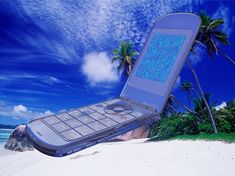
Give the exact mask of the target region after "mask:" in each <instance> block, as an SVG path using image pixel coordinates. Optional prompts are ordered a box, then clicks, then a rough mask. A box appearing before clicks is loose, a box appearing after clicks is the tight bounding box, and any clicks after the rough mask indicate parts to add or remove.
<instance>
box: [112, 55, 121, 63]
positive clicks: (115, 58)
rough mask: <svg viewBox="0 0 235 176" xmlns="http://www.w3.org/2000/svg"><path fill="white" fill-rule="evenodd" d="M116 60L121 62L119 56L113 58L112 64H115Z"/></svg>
mask: <svg viewBox="0 0 235 176" xmlns="http://www.w3.org/2000/svg"><path fill="white" fill-rule="evenodd" d="M116 60H119V61H121V57H119V56H116V57H113V59H112V63H113V62H114V61H116Z"/></svg>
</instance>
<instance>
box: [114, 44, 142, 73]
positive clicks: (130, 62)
mask: <svg viewBox="0 0 235 176" xmlns="http://www.w3.org/2000/svg"><path fill="white" fill-rule="evenodd" d="M113 54H114V57H113V59H112V62H114V61H116V60H117V61H118V62H119V65H118V68H117V69H118V71H120V70H122V69H124V71H125V73H126V74H127V76H129V75H130V73H131V70H132V69H133V66H134V64H135V58H134V57H135V56H136V55H138V52H136V51H134V50H133V44H131V43H129V42H121V44H120V48H119V49H116V50H113Z"/></svg>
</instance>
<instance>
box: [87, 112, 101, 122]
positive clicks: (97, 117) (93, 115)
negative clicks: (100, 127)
mask: <svg viewBox="0 0 235 176" xmlns="http://www.w3.org/2000/svg"><path fill="white" fill-rule="evenodd" d="M89 116H90V117H91V118H93V119H95V120H100V119H103V118H105V116H104V115H102V114H100V113H97V112H95V113H92V114H90V115H89Z"/></svg>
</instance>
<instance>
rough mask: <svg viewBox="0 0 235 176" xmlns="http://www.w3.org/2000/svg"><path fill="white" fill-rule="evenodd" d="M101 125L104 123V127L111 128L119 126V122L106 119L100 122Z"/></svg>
mask: <svg viewBox="0 0 235 176" xmlns="http://www.w3.org/2000/svg"><path fill="white" fill-rule="evenodd" d="M100 122H101V123H103V124H104V125H106V126H108V127H111V126H114V125H116V124H118V123H117V122H115V121H113V120H112V119H109V118H106V119H101V120H100Z"/></svg>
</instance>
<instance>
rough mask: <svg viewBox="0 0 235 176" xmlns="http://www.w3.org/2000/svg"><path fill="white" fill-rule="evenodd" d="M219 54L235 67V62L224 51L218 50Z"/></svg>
mask: <svg viewBox="0 0 235 176" xmlns="http://www.w3.org/2000/svg"><path fill="white" fill-rule="evenodd" d="M218 52H219V53H220V54H221V55H222V56H223V57H224V58H225V59H228V60H229V61H230V62H231V63H232V64H233V65H235V61H234V60H233V59H232V58H231V57H229V56H228V55H227V54H225V53H224V52H223V51H221V50H220V49H219V50H218Z"/></svg>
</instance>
